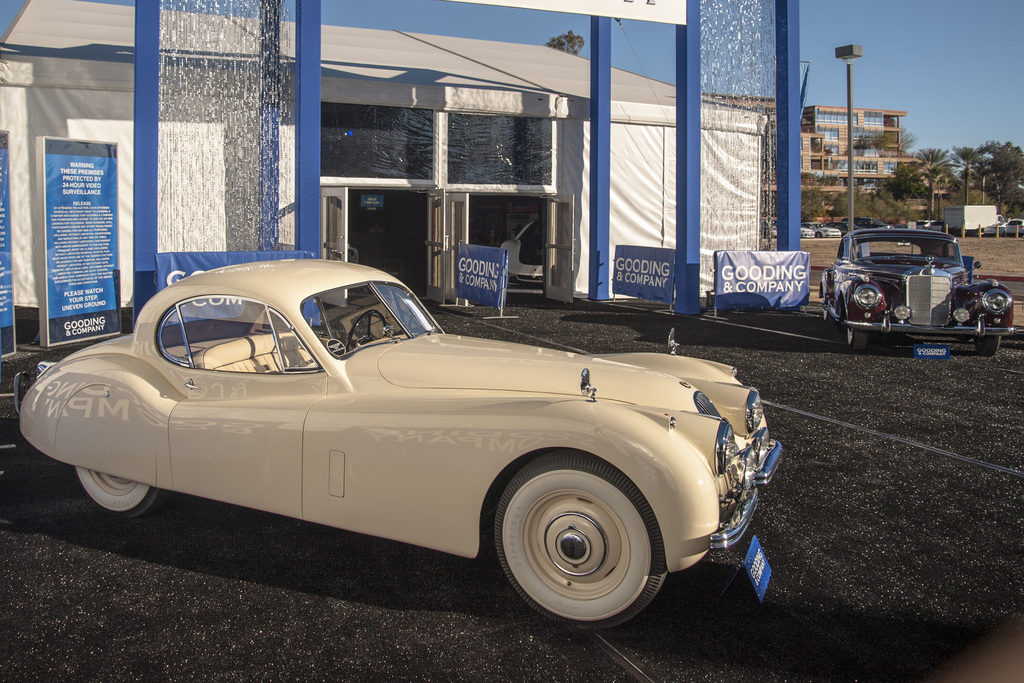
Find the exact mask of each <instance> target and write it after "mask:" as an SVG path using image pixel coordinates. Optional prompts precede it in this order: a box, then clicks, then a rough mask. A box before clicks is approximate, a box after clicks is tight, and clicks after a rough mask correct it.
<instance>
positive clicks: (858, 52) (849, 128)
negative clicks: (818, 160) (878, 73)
mask: <svg viewBox="0 0 1024 683" xmlns="http://www.w3.org/2000/svg"><path fill="white" fill-rule="evenodd" d="M863 56H864V48H863V47H861V46H860V45H844V46H843V47H837V48H836V58H837V59H841V60H843V61H844V62H846V152H847V156H846V193H847V195H848V199H847V201H848V210H847V213H846V229H847V230H853V200H854V196H855V192H854V190H855V188H854V184H853V63H854V62H856V61H857V60H858V59H860V58H861V57H863Z"/></svg>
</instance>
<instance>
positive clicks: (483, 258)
mask: <svg viewBox="0 0 1024 683" xmlns="http://www.w3.org/2000/svg"><path fill="white" fill-rule="evenodd" d="M507 291H508V250H507V249H501V248H498V247H482V246H480V245H478V244H466V243H465V242H463V243H461V244H459V258H458V260H457V261H456V268H455V296H457V297H458V298H460V299H466V300H468V301H472V302H473V303H475V304H480V305H481V306H491V307H493V308H497V309H498V310H504V308H505V293H506V292H507Z"/></svg>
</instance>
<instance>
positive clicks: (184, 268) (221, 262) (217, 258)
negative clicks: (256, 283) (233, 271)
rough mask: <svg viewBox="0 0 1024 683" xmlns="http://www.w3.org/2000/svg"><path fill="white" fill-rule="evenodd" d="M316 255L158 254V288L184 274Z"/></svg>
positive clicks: (248, 252)
mask: <svg viewBox="0 0 1024 683" xmlns="http://www.w3.org/2000/svg"><path fill="white" fill-rule="evenodd" d="M289 258H316V256H315V255H314V254H313V253H312V252H309V251H173V252H168V253H165V254H157V255H156V288H157V290H158V291H159V290H161V289H163V288H164V287H166V286H167V285H173V284H174V283H175V282H177V281H178V280H180V279H181V278H183V277H187V276H189V275H194V274H195V273H202V272H204V271H207V270H213V269H214V268H220V267H222V266H233V265H235V264H238V263H252V262H253V261H274V260H278V259H289Z"/></svg>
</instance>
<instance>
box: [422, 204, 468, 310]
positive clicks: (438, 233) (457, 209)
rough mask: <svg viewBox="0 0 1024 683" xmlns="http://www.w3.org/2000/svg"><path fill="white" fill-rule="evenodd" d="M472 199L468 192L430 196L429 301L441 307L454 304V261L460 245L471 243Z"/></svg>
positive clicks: (428, 236) (428, 241)
mask: <svg viewBox="0 0 1024 683" xmlns="http://www.w3.org/2000/svg"><path fill="white" fill-rule="evenodd" d="M468 209H469V195H468V194H467V193H465V192H453V193H446V192H444V191H441V190H437V191H434V192H431V193H430V208H429V220H428V223H429V226H428V228H427V231H428V233H427V243H426V244H427V298H428V299H430V300H432V301H436V302H438V303H442V304H443V303H446V302H448V301H455V259H456V258H457V257H458V249H459V242H468V241H469V211H468Z"/></svg>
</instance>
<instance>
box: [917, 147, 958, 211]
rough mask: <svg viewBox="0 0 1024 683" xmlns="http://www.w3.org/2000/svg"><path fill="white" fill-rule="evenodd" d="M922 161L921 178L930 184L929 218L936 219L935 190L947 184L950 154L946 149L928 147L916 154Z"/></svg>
mask: <svg viewBox="0 0 1024 683" xmlns="http://www.w3.org/2000/svg"><path fill="white" fill-rule="evenodd" d="M914 156H916V157H917V158H918V159H920V160H921V176H922V177H923V178H924V179H925V181H926V182H927V183H928V218H930V219H932V220H934V219H935V190H936V188H939V190H940V191H941V189H942V185H943V184H944V183H945V182H946V179H947V178H948V176H949V169H950V161H949V152H947V151H946V150H944V149H937V148H935V147H927V148H925V149H921V150H918V151H917V154H915V155H914Z"/></svg>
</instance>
